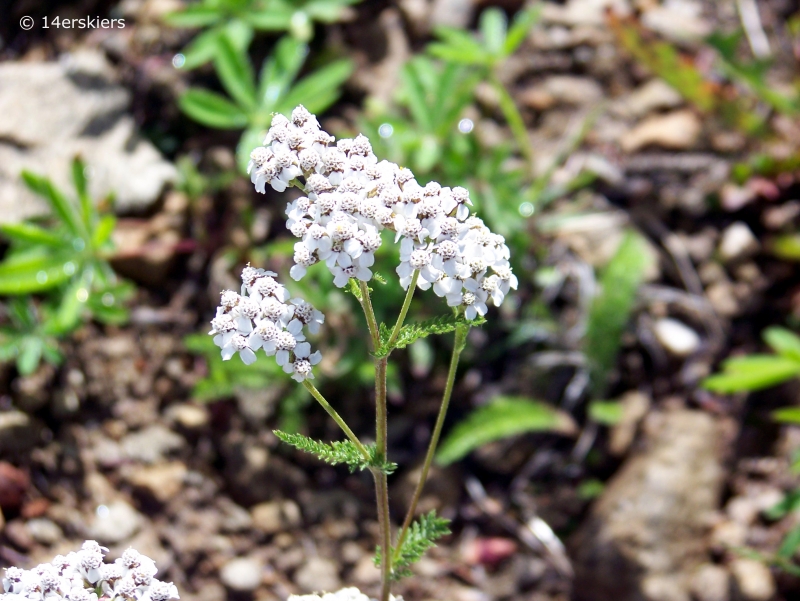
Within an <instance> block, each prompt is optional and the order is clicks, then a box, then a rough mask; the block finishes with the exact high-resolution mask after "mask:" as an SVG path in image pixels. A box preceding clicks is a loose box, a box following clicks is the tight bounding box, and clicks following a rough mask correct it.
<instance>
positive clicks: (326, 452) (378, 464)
mask: <svg viewBox="0 0 800 601" xmlns="http://www.w3.org/2000/svg"><path fill="white" fill-rule="evenodd" d="M273 432H274V434H275V436H277V437H278V438H280V439H281V440H282V441H283V442H285V443H287V444H290V445H292V446H293V447H295V448H296V449H299V450H300V451H304V452H305V453H310V454H312V455H315V456H316V457H317V459H319V460H321V461H324V462H325V463H329V464H331V465H338V464H340V463H345V464H347V467H348V468H349V469H350V471H351V472H354V471H356V470H357V469H358V470H363V469H376V470H378V471H381V472H383V473H385V474H387V475H389V474H391V473H392V472H394V471H395V470H396V469H397V464H396V463H393V462H391V461H386V460H384V458H383V456H382V455H380V454H379V453H378V447H376V446H375V445H374V444H371V445H367V446H366V447H365V448H366V450H367V455H368V457H364V455H363V454H362V453H361V452H360V451H359V450H358V448H357V447H356V445H355V444H353V442H352V441H350V440H340V441H334V442H332V443H330V444H329V443H327V442H321V441H318V440H314V439H313V438H309V437H308V436H303V435H302V434H288V433H287V432H281V431H280V430H273Z"/></svg>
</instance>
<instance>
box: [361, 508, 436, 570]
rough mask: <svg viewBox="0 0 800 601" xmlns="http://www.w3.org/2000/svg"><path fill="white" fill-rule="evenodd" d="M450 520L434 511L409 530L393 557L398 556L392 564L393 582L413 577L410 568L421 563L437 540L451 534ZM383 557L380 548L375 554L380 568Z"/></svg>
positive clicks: (421, 517)
mask: <svg viewBox="0 0 800 601" xmlns="http://www.w3.org/2000/svg"><path fill="white" fill-rule="evenodd" d="M449 525H450V520H448V519H446V518H440V517H438V516H437V515H436V511H435V510H432V511H431V512H430V513H426V514H425V515H422V516H420V517H419V519H418V520H416V521H415V522H414V523H412V524H411V527H410V528H409V529H408V534H406V538H405V540H404V541H403V543H402V545H401V546H400V551H399V552H398V553H395V549H392V555H394V556H396V559H395V561H394V563H393V564H392V576H391V577H392V580H394V581H397V580H400V579H402V578H405V577H407V576H410V575H411V570H410V569H409V567H410V566H411V564H413V563H416V562H417V561H419V560H420V559H421V558H422V556H423V555H425V551H427V550H428V549H430V548H431V547H435V546H436V542H435V541H436V540H437V539H440V538H442V537H443V536H446V535H448V534H450V527H449ZM381 561H382V555H381V551H380V548H378V549H377V551H376V553H375V565H376V566H378V567H380V565H381Z"/></svg>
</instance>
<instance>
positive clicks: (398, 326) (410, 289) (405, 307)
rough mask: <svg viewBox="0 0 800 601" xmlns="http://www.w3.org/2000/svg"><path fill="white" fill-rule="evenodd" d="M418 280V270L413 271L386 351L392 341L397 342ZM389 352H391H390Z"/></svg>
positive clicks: (390, 346)
mask: <svg viewBox="0 0 800 601" xmlns="http://www.w3.org/2000/svg"><path fill="white" fill-rule="evenodd" d="M418 278H419V269H415V270H414V273H413V274H412V275H411V283H410V284H409V285H408V290H406V298H405V299H404V300H403V306H402V307H401V309H400V315H398V316H397V323H395V324H394V329H393V330H392V335H391V336H389V342H388V343H387V344H386V347H387V348H388V349H391V348H392V344H394V341H395V340H397V336H399V334H400V329H401V328H402V327H403V322H404V321H405V320H406V314H407V313H408V308H409V307H410V306H411V299H412V298H413V297H414V291H415V290H416V288H417V279H418ZM389 352H391V350H390V351H389ZM387 356H388V355H387Z"/></svg>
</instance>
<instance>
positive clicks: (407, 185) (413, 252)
mask: <svg viewBox="0 0 800 601" xmlns="http://www.w3.org/2000/svg"><path fill="white" fill-rule="evenodd" d="M333 142H334V138H333V136H331V135H329V134H328V133H327V132H325V131H323V130H321V129H320V126H319V123H318V121H317V118H316V117H315V116H314V115H312V114H311V113H309V112H308V111H307V110H306V109H305V108H303V107H302V106H298V107H297V108H296V109H294V111H292V115H291V119H287V118H286V117H284V116H283V115H275V117H274V118H273V120H272V127H271V128H270V130H269V133H268V134H267V137H266V139H265V140H264V146H262V147H259V148H256V149H255V150H254V151H253V152H252V153H251V155H250V164H249V165H248V173H250V179H251V181H252V182H253V183H254V184H255V187H256V190H257V191H259V192H262V193H263V192H264V191H265V187H266V184H269V185H270V186H272V188H273V189H274V190H276V191H278V192H283V191H284V190H285V189H286V188H287V187H288V186H289V185H290V184H292V183H297V185H298V186H300V185H301V184H300V180H299V179H298V178H303V181H304V184H303V185H302V187H303V189H304V191H305V194H306V196H303V197H300V198H298V199H297V200H295V201H294V202H291V203H289V204H288V205H287V207H286V212H287V214H288V217H289V219H288V221H287V222H286V227H287V228H288V229H289V230H290V231H291V232H292V234H293V235H294V236H296V237H297V238H300V239H301V241H300V242H298V243H296V244H295V247H294V263H295V265H294V266H293V267H292V269H291V272H290V273H291V276H292V277H293V278H294V279H295V280H299V279H300V278H302V277H303V276H304V275H305V273H306V269H307V268H308V267H309V266H311V265H313V264H315V263H317V262H320V261H324V262H325V264H326V265H327V267H328V269H329V270H330V271H331V273H332V274H333V276H334V280H333V281H334V283H335V284H336V285H337V286H339V287H343V286H344V285H345V284H347V281H348V280H349V279H350V278H356V279H358V280H361V281H365V282H366V281H369V280H370V279H371V278H372V271H371V270H370V267H371V266H372V265H373V263H374V261H375V258H374V254H375V251H376V250H377V249H378V247H380V245H381V234H380V232H381V231H382V230H384V229H388V230H391V231H393V232H395V242H400V259H401V263H400V265H399V266H398V268H397V273H398V275H399V276H400V283H401V285H402V286H403V288H406V289H407V288H408V286H409V284H410V282H411V280H412V277H413V273H414V271H419V276H418V279H417V286H418V287H419V288H421V289H423V290H427V289H428V288H430V287H431V286H433V290H434V292H435V293H436V294H437V295H438V296H442V297H445V298H446V299H447V304H448V305H450V306H452V307H457V306H463V307H464V310H465V315H466V317H467V318H468V319H474V318H475V316H476V315H484V314H485V313H486V302H487V300H488V299H489V298H491V300H492V301H493V302H494V304H495V305H496V306H499V305H500V303H502V302H503V298H504V297H505V295H506V294H508V291H509V290H510V289H512V288H513V289H516V288H517V278H516V277H515V276H514V274H513V273H512V271H511V266H510V264H509V250H508V247H507V246H506V243H505V239H504V238H503V237H502V236H500V235H498V234H494V233H492V232H491V231H490V230H489V228H488V227H486V225H484V223H483V221H481V220H480V219H479V218H477V217H474V216H473V217H470V211H469V206H471V205H472V202H471V201H470V199H469V192H467V190H466V189H465V188H460V187H456V188H452V189H451V188H445V187H442V186H440V185H439V184H437V183H435V182H431V183H429V184H427V185H425V186H421V185H420V184H419V183H417V181H416V179H414V174H413V173H412V172H411V171H410V170H409V169H405V168H402V167H399V166H398V165H396V164H395V163H391V162H389V161H380V162H379V161H378V159H377V157H376V156H375V155H374V154H373V152H372V146H371V145H370V142H369V140H368V139H367V138H366V137H365V136H363V135H359V136H358V137H356V138H355V139H342V140H339V141H338V142H336V144H335V145H333ZM490 270H491V272H492V273H490Z"/></svg>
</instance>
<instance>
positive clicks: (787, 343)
mask: <svg viewBox="0 0 800 601" xmlns="http://www.w3.org/2000/svg"><path fill="white" fill-rule="evenodd" d="M762 337H763V338H764V342H766V343H767V344H768V345H769V346H770V347H771V348H772V350H773V351H775V352H776V353H779V354H781V355H783V356H784V357H788V358H790V359H794V360H796V361H800V337H798V336H797V334H795V333H794V332H790V331H789V330H787V329H786V328H767V329H766V330H764V332H763V334H762Z"/></svg>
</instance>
